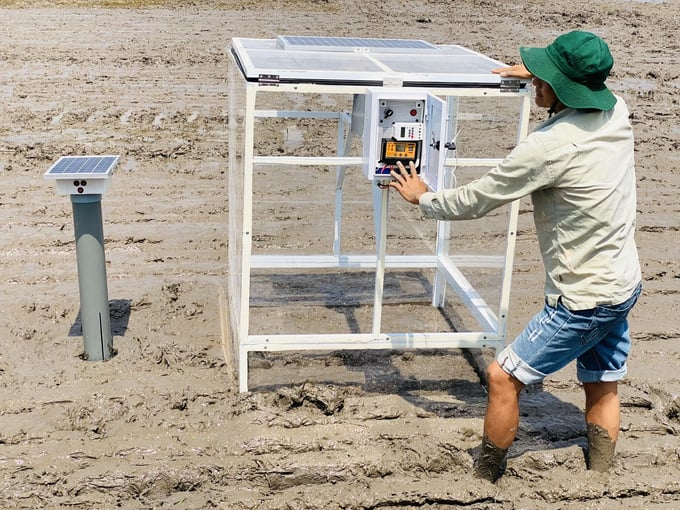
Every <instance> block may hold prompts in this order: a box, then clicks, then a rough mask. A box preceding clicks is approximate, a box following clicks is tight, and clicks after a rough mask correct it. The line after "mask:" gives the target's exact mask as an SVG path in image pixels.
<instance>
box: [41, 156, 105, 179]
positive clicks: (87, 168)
mask: <svg viewBox="0 0 680 510" xmlns="http://www.w3.org/2000/svg"><path fill="white" fill-rule="evenodd" d="M118 157H119V156H62V157H61V158H59V160H58V161H57V162H56V163H54V165H52V166H51V167H50V169H49V170H47V172H45V178H52V179H74V178H78V179H81V178H89V179H104V178H107V177H109V176H110V175H111V172H113V168H114V167H115V166H116V163H118Z"/></svg>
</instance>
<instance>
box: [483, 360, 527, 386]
mask: <svg viewBox="0 0 680 510" xmlns="http://www.w3.org/2000/svg"><path fill="white" fill-rule="evenodd" d="M486 380H487V382H488V384H489V393H491V392H494V393H506V392H514V393H519V392H520V391H522V388H523V387H524V385H523V384H522V383H521V382H520V381H519V380H517V379H516V378H515V377H513V376H512V375H510V374H508V373H507V372H506V371H505V370H503V368H501V366H500V365H499V364H498V362H497V361H496V360H494V361H493V362H491V364H490V365H489V366H488V367H487V369H486Z"/></svg>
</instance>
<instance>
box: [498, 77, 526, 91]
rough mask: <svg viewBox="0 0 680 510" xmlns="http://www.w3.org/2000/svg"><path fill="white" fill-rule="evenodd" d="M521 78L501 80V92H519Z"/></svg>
mask: <svg viewBox="0 0 680 510" xmlns="http://www.w3.org/2000/svg"><path fill="white" fill-rule="evenodd" d="M520 83H521V82H520V80H519V79H511V80H503V79H502V80H501V92H519V87H520Z"/></svg>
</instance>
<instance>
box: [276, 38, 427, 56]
mask: <svg viewBox="0 0 680 510" xmlns="http://www.w3.org/2000/svg"><path fill="white" fill-rule="evenodd" d="M277 41H278V44H279V46H280V47H281V48H283V49H284V50H285V49H295V50H314V51H366V52H378V53H389V52H404V50H408V52H409V53H410V52H413V51H432V50H436V49H437V46H435V45H434V44H430V43H429V42H427V41H422V40H412V39H373V38H365V37H315V36H298V35H280V36H278V37H277Z"/></svg>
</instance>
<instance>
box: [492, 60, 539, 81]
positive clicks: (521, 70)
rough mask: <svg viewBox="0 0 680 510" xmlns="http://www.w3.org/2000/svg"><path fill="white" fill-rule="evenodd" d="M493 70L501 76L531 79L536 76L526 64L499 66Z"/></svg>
mask: <svg viewBox="0 0 680 510" xmlns="http://www.w3.org/2000/svg"><path fill="white" fill-rule="evenodd" d="M491 72H492V73H494V74H500V75H501V76H507V77H512V78H523V79H526V80H530V79H531V78H533V77H534V75H533V74H531V73H530V72H529V70H528V69H527V68H526V67H524V64H517V65H514V66H510V67H497V68H496V69H492V70H491Z"/></svg>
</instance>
